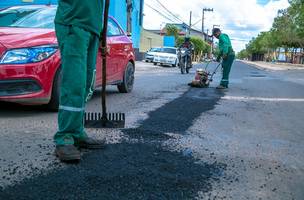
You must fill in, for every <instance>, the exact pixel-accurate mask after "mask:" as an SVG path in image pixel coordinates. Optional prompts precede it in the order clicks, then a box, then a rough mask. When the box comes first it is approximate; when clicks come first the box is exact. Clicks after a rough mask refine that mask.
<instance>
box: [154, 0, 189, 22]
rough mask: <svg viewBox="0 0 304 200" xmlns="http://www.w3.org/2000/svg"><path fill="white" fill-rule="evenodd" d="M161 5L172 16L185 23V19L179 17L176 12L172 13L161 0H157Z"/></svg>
mask: <svg viewBox="0 0 304 200" xmlns="http://www.w3.org/2000/svg"><path fill="white" fill-rule="evenodd" d="M156 1H157V3H158V4H159V5H161V7H162V8H164V9H165V10H166V11H167V12H168V13H169V14H170V15H171V16H173V17H174V18H175V19H177V20H178V21H180V22H182V23H185V22H184V21H183V20H181V19H180V18H179V17H177V16H176V15H175V14H174V13H172V12H171V11H170V10H169V9H168V8H166V7H165V6H164V5H163V4H162V3H161V2H160V1H159V0H156Z"/></svg>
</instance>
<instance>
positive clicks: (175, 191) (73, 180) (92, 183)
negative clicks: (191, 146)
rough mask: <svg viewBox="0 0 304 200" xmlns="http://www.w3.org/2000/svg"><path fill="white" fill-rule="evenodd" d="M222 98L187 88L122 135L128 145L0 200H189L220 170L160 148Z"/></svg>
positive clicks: (1, 194) (92, 154)
mask: <svg viewBox="0 0 304 200" xmlns="http://www.w3.org/2000/svg"><path fill="white" fill-rule="evenodd" d="M222 95H223V94H222V93H220V92H218V91H216V90H215V89H213V88H207V89H195V88H191V89H190V90H189V91H188V92H186V93H185V94H184V95H182V96H181V97H179V98H177V99H175V100H173V101H171V102H169V103H167V104H165V105H164V106H162V107H160V108H159V109H157V110H155V111H153V112H151V113H150V114H149V118H148V119H147V120H144V121H143V122H142V124H141V125H140V126H139V127H138V128H135V129H124V130H123V132H124V134H126V135H127V136H128V140H127V139H126V140H124V141H123V142H121V143H119V144H109V145H107V147H106V148H105V149H103V150H95V151H87V152H84V155H83V159H82V161H81V162H80V163H79V164H77V165H74V164H72V165H67V166H66V167H64V168H60V169H56V170H53V171H52V172H50V173H48V174H45V175H43V174H42V175H39V176H36V177H31V178H28V179H26V180H24V181H22V182H21V183H19V184H16V185H13V186H9V187H7V188H4V189H1V190H0V199H7V200H10V199H18V200H21V199H26V200H29V199H52V200H54V199H62V200H65V199H85V200H89V199H194V198H195V197H197V194H198V192H205V193H207V192H210V191H211V190H212V184H211V183H212V181H217V180H218V177H219V174H220V172H222V171H223V170H225V165H224V164H220V163H216V162H215V163H213V164H208V163H202V162H198V161H197V160H196V159H194V158H193V157H192V155H191V154H185V153H184V152H174V151H170V150H167V149H165V148H164V147H163V145H162V144H163V143H164V142H165V141H167V140H168V139H171V137H170V136H169V135H168V134H166V133H175V134H181V135H184V134H186V130H187V129H188V128H189V127H190V126H192V124H193V122H194V120H195V119H196V118H197V117H199V116H200V115H201V114H202V113H203V112H206V111H208V110H211V109H213V108H214V106H215V105H216V103H217V101H218V100H219V99H220V97H221V96H222Z"/></svg>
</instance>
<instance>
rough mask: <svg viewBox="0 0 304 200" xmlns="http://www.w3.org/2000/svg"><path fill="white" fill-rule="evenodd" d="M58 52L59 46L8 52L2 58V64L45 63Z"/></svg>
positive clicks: (0, 62) (0, 61)
mask: <svg viewBox="0 0 304 200" xmlns="http://www.w3.org/2000/svg"><path fill="white" fill-rule="evenodd" d="M57 50H58V47H57V46H51V45H48V46H37V47H29V48H22V49H11V50H8V51H7V52H6V53H5V54H4V55H3V56H2V58H1V60H0V64H26V63H35V62H40V61H43V60H45V59H47V58H49V57H50V56H52V55H53V54H54V53H55V52H56V51H57Z"/></svg>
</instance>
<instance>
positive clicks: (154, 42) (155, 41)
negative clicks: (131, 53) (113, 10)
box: [139, 29, 164, 54]
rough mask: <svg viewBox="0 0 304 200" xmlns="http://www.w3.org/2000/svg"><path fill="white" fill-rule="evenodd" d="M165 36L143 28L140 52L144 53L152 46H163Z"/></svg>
mask: <svg viewBox="0 0 304 200" xmlns="http://www.w3.org/2000/svg"><path fill="white" fill-rule="evenodd" d="M163 43H164V36H161V35H159V34H155V33H153V32H151V31H148V30H145V29H142V31H141V37H140V49H139V50H140V52H141V53H142V54H143V53H144V52H146V51H148V50H149V49H151V48H152V47H162V46H163Z"/></svg>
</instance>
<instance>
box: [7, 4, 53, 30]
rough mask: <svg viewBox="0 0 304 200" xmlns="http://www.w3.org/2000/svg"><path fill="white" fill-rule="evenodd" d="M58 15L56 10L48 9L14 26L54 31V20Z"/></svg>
mask: <svg viewBox="0 0 304 200" xmlns="http://www.w3.org/2000/svg"><path fill="white" fill-rule="evenodd" d="M55 15H56V8H55V7H54V8H47V9H42V10H39V11H36V12H34V13H32V14H30V15H27V16H25V17H23V18H22V19H20V20H18V21H17V22H16V23H14V24H12V26H14V27H24V28H27V27H30V28H50V29H54V18H55Z"/></svg>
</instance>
